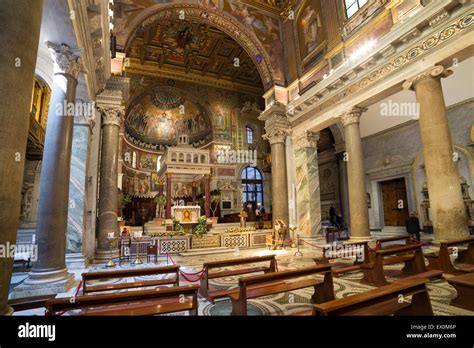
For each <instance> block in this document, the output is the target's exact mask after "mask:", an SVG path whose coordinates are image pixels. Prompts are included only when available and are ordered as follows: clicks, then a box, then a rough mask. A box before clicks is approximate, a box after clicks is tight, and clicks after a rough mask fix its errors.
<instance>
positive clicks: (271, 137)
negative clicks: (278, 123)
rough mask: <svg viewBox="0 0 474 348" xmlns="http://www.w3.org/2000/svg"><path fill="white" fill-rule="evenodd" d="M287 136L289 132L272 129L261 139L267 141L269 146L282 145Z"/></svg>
mask: <svg viewBox="0 0 474 348" xmlns="http://www.w3.org/2000/svg"><path fill="white" fill-rule="evenodd" d="M288 135H289V132H288V131H286V130H284V129H278V128H274V129H272V130H270V131H267V132H266V133H265V134H264V135H262V138H263V139H265V140H268V141H269V143H270V145H273V144H277V143H284V142H285V138H286V137H287V136H288Z"/></svg>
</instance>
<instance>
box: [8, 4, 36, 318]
mask: <svg viewBox="0 0 474 348" xmlns="http://www.w3.org/2000/svg"><path fill="white" fill-rule="evenodd" d="M42 8H43V1H42V0H38V1H28V0H5V1H2V10H1V11H0V23H2V24H1V26H2V30H1V34H0V47H1V48H2V49H1V50H0V76H1V79H2V82H1V83H0V105H1V106H2V112H1V113H0V121H1V127H0V178H1V180H0V221H1V222H2V231H1V232H0V245H2V246H6V245H8V244H10V245H11V244H16V234H17V229H18V224H19V215H18V214H17V212H19V211H20V200H21V189H22V184H23V172H24V167H25V150H26V143H27V139H28V125H29V121H30V103H31V90H32V86H33V79H34V75H35V65H36V56H37V52H38V43H39V36H40V27H41V15H42ZM20 43H21V44H20ZM12 267H13V258H12V257H3V258H0V270H1V271H0V315H9V314H11V313H13V310H12V308H11V307H10V306H8V304H7V301H8V292H9V288H10V280H11V275H12Z"/></svg>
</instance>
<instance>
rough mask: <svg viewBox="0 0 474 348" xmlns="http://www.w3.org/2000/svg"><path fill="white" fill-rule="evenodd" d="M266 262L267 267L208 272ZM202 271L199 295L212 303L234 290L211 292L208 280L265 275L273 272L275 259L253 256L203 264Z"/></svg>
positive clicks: (267, 256)
mask: <svg viewBox="0 0 474 348" xmlns="http://www.w3.org/2000/svg"><path fill="white" fill-rule="evenodd" d="M268 261H269V262H270V264H269V265H268V266H257V267H250V268H242V269H233V270H225V271H218V272H210V270H212V269H216V268H222V267H229V266H238V265H248V264H253V263H258V262H268ZM203 269H204V272H203V276H202V278H201V286H200V288H199V294H200V295H201V296H202V297H204V298H206V299H208V300H209V301H211V302H212V303H214V301H215V300H216V299H218V298H224V297H226V296H227V295H228V294H229V293H230V292H232V291H234V290H214V291H211V290H210V289H209V279H216V278H223V277H230V276H235V275H242V274H248V273H256V272H265V273H269V272H275V271H276V259H275V255H273V254H272V255H266V256H255V257H246V258H240V259H231V260H222V261H212V262H206V263H204V265H203Z"/></svg>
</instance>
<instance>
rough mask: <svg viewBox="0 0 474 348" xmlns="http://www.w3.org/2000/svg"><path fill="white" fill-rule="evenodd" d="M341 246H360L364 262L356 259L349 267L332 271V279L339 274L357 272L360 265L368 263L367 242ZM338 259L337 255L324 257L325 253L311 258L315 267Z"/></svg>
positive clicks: (349, 243)
mask: <svg viewBox="0 0 474 348" xmlns="http://www.w3.org/2000/svg"><path fill="white" fill-rule="evenodd" d="M342 245H344V246H362V248H363V250H364V260H363V261H360V260H357V259H356V260H355V261H354V263H353V264H352V265H351V266H346V267H340V268H336V269H332V270H331V272H332V274H333V276H334V277H338V276H339V275H340V274H343V273H348V272H354V271H358V270H360V264H361V263H364V262H368V260H369V242H368V241H364V242H348V243H343V244H342ZM328 256H329V257H328ZM338 258H339V257H338V255H334V254H331V255H326V254H325V252H323V256H322V257H316V258H313V261H314V262H316V264H317V265H320V264H329V261H330V260H335V259H338Z"/></svg>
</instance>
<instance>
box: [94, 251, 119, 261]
mask: <svg viewBox="0 0 474 348" xmlns="http://www.w3.org/2000/svg"><path fill="white" fill-rule="evenodd" d="M111 256H112V259H117V258H118V257H119V250H118V249H112V250H100V249H97V250H96V251H95V257H94V261H93V263H95V264H96V263H104V262H108V261H109V260H110V257H111Z"/></svg>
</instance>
